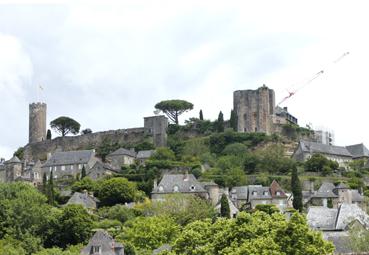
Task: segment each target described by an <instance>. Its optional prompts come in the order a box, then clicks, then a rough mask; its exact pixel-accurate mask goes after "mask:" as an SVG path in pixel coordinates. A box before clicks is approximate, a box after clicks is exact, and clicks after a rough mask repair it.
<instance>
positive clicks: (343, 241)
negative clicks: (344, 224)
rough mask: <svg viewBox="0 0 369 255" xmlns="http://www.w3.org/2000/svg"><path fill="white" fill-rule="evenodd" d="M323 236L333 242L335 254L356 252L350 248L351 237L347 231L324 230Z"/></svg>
mask: <svg viewBox="0 0 369 255" xmlns="http://www.w3.org/2000/svg"><path fill="white" fill-rule="evenodd" d="M323 238H324V239H325V240H328V241H331V242H332V243H333V245H334V247H335V254H354V253H353V251H352V249H351V248H350V245H349V242H350V237H349V235H348V233H347V232H346V231H332V232H323Z"/></svg>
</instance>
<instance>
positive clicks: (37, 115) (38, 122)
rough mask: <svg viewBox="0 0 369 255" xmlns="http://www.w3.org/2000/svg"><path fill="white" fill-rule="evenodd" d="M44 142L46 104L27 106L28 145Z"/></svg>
mask: <svg viewBox="0 0 369 255" xmlns="http://www.w3.org/2000/svg"><path fill="white" fill-rule="evenodd" d="M44 140H46V104H45V103H32V104H30V105H29V140H28V141H29V143H35V142H41V141H44Z"/></svg>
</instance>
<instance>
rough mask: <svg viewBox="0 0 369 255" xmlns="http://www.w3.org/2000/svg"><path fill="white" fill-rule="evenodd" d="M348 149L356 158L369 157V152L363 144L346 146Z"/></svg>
mask: <svg viewBox="0 0 369 255" xmlns="http://www.w3.org/2000/svg"><path fill="white" fill-rule="evenodd" d="M346 149H347V150H348V151H349V152H350V153H351V155H352V156H353V157H354V158H362V157H369V150H368V148H366V147H365V145H364V144H362V143H360V144H355V145H350V146H346Z"/></svg>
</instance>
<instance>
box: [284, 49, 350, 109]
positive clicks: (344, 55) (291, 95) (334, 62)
mask: <svg viewBox="0 0 369 255" xmlns="http://www.w3.org/2000/svg"><path fill="white" fill-rule="evenodd" d="M348 54H350V52H345V53H343V54H342V55H341V56H340V57H339V58H337V59H336V60H334V61H333V64H337V63H338V62H340V61H341V60H342V59H343V58H344V57H346V56H347V55H348ZM323 74H324V70H320V71H319V72H317V73H316V74H314V75H313V76H312V77H310V78H309V79H308V80H306V81H305V82H302V84H301V85H300V86H299V87H297V88H296V89H294V90H287V92H288V95H287V96H286V97H284V98H283V99H282V101H281V102H279V103H278V104H277V106H280V105H281V104H282V103H284V102H285V101H286V100H288V99H289V98H291V97H293V96H294V95H295V94H296V93H297V92H299V91H300V90H301V89H303V88H304V87H305V86H307V85H308V84H310V83H312V82H313V81H314V80H315V79H317V78H319V77H320V76H321V75H323Z"/></svg>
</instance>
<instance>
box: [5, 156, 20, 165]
mask: <svg viewBox="0 0 369 255" xmlns="http://www.w3.org/2000/svg"><path fill="white" fill-rule="evenodd" d="M4 163H5V164H14V163H22V162H21V161H20V160H19V158H18V157H17V156H13V157H12V158H11V159H9V160H8V161H5V162H4Z"/></svg>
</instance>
